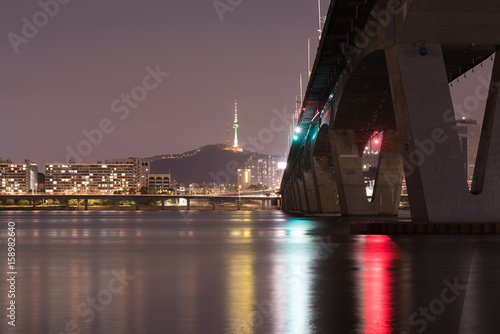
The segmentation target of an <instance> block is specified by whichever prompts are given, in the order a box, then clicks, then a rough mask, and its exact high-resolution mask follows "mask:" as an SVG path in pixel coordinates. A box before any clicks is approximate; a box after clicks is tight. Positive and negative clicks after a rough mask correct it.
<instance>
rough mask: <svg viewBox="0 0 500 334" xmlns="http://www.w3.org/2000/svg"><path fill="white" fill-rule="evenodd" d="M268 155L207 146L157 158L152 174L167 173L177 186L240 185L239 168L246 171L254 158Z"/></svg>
mask: <svg viewBox="0 0 500 334" xmlns="http://www.w3.org/2000/svg"><path fill="white" fill-rule="evenodd" d="M251 155H254V156H255V155H256V156H262V157H265V156H266V155H262V154H256V153H253V152H250V151H243V152H238V151H236V150H234V149H232V148H231V147H229V146H227V145H224V144H219V145H206V146H203V147H200V148H199V149H196V150H193V151H189V152H185V153H182V154H175V155H164V156H155V157H152V158H149V159H152V162H151V171H152V172H153V173H168V172H169V171H171V173H172V179H174V180H175V181H176V182H177V183H212V182H215V183H217V184H220V183H226V184H227V183H230V184H236V183H237V170H238V168H245V161H246V160H247V159H248V158H249V157H250V156H251Z"/></svg>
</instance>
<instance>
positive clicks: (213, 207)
mask: <svg viewBox="0 0 500 334" xmlns="http://www.w3.org/2000/svg"><path fill="white" fill-rule="evenodd" d="M212 210H215V198H212Z"/></svg>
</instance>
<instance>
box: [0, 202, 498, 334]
mask: <svg viewBox="0 0 500 334" xmlns="http://www.w3.org/2000/svg"><path fill="white" fill-rule="evenodd" d="M238 217H242V218H244V219H247V220H250V222H247V221H237V220H238ZM284 217H285V218H286V220H285V221H283V220H284ZM32 218H33V214H31V213H28V212H23V213H16V214H9V213H8V214H6V215H4V216H3V217H0V226H1V224H4V225H3V226H5V221H9V220H15V221H16V222H17V223H19V224H18V226H19V228H18V230H19V232H20V233H19V234H18V235H19V239H16V240H17V241H18V242H19V253H18V260H19V263H18V265H19V266H18V268H16V269H18V271H19V273H20V274H19V280H18V281H17V284H18V286H17V287H18V295H17V296H16V298H17V301H18V304H16V305H17V306H18V309H17V311H18V315H19V319H20V320H22V321H19V325H18V326H17V327H16V328H15V332H16V333H30V334H47V333H61V332H64V331H65V326H66V324H67V323H68V322H69V321H72V320H73V321H75V322H76V323H77V324H78V326H80V327H81V328H82V332H81V333H82V334H90V333H92V334H107V333H113V334H129V333H130V334H135V333H145V334H149V333H175V334H196V333H220V334H307V333H311V334H313V333H314V334H316V333H320V334H323V333H391V332H394V333H400V331H408V332H412V331H415V330H416V329H418V328H420V327H416V326H413V325H411V324H410V322H409V317H410V316H411V314H412V313H413V312H417V311H418V310H419V307H421V306H428V305H430V302H431V301H432V300H434V299H436V298H440V293H441V290H442V289H443V286H444V285H443V281H444V280H445V279H448V280H450V281H452V282H453V281H454V279H455V277H457V279H458V281H459V282H460V284H465V282H468V285H469V287H468V289H467V291H466V293H465V292H464V293H463V294H462V295H460V296H459V297H457V300H456V302H454V303H451V304H447V305H446V311H445V312H444V313H443V314H440V315H439V316H437V319H436V321H434V322H432V323H429V328H428V330H426V333H448V332H457V331H458V326H459V323H460V326H461V328H462V329H463V330H468V329H469V328H474V330H472V331H471V330H469V331H468V332H474V333H488V332H495V331H487V330H486V329H487V328H495V327H493V326H491V325H492V324H493V323H494V322H495V321H496V319H498V317H495V316H494V312H496V310H497V309H498V304H499V302H498V301H499V300H500V289H498V288H497V282H498V281H499V280H500V274H499V273H500V271H499V270H498V264H497V261H496V260H497V259H498V255H499V254H500V242H499V239H500V238H499V237H498V236H491V237H489V238H485V237H478V236H461V237H456V236H449V237H444V236H434V237H429V236H420V237H413V236H412V237H399V238H395V239H394V240H396V241H397V244H396V243H395V242H394V241H393V240H391V239H390V238H388V237H386V236H366V237H363V236H353V235H350V234H349V232H341V231H340V232H339V230H338V229H337V228H336V227H332V226H333V224H332V223H331V221H320V220H318V219H313V218H310V219H296V218H292V217H287V216H286V215H283V214H281V213H276V212H265V213H258V212H255V213H254V212H252V213H238V212H210V211H208V212H200V213H198V214H196V216H194V219H193V220H192V221H190V222H189V225H186V222H185V219H184V216H182V215H181V213H177V212H142V213H136V212H130V213H113V212H106V213H99V212H88V213H85V212H80V213H77V214H75V213H72V212H67V213H60V212H45V213H36V222H35V221H32ZM2 219H3V221H2ZM0 236H2V238H5V237H6V231H5V229H3V230H0ZM4 240H5V239H4ZM321 242H323V244H321ZM325 242H331V243H332V244H338V245H340V246H339V247H338V248H332V249H330V248H328V247H327V248H325V244H324V243H325ZM398 245H399V246H398ZM327 246H328V245H327ZM330 246H331V245H330ZM400 247H401V248H400ZM474 248H478V249H479V251H480V253H481V255H482V256H481V257H482V258H483V259H482V260H478V261H475V262H474V261H472V265H471V258H472V253H473V250H474ZM402 249H404V253H403V251H402ZM325 250H327V252H326V253H325ZM331 250H334V252H330V251H331ZM325 255H328V256H325ZM403 255H404V257H403ZM0 267H2V268H5V267H6V258H5V257H0ZM120 268H125V270H126V272H127V273H128V274H129V275H133V276H134V277H135V278H134V280H133V281H130V282H129V284H128V285H127V287H126V288H124V289H123V291H122V292H121V293H119V294H116V295H113V301H112V302H111V303H110V304H109V305H106V307H105V308H104V309H103V310H102V311H101V312H96V317H95V319H94V320H92V321H90V322H88V323H87V322H86V321H85V320H86V319H87V318H88V315H85V316H81V315H79V312H78V307H79V305H80V304H81V303H86V302H88V300H89V299H88V298H96V297H97V296H98V293H99V291H100V290H101V289H104V288H106V287H107V285H108V283H109V281H110V279H111V278H112V274H111V271H112V270H119V269H120ZM469 276H470V279H469ZM6 289H7V286H6V285H5V284H3V285H2V284H0V296H6V295H7V291H8V290H6ZM484 305H487V306H486V307H485V306H484ZM486 308H487V309H486ZM462 310H463V311H464V312H465V316H462V317H461V315H462ZM488 312H489V313H488ZM460 317H461V318H460ZM460 319H461V320H460ZM453 321H455V325H453ZM396 323H397V324H398V325H399V326H396V325H395V324H396ZM450 324H452V325H453V326H454V327H450ZM5 326H6V325H5V323H0V333H4V332H5V333H10V332H12V331H10V332H9V331H8V330H5V328H6V327H5ZM462 326H463V327H462ZM471 326H476V327H471ZM455 329H456V330H455ZM476 329H477V330H476Z"/></svg>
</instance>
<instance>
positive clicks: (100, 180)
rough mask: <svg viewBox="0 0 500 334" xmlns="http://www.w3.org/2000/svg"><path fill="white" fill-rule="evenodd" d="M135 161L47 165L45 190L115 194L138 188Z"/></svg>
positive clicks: (51, 191)
mask: <svg viewBox="0 0 500 334" xmlns="http://www.w3.org/2000/svg"><path fill="white" fill-rule="evenodd" d="M135 170H136V166H135V164H134V163H133V162H114V163H113V162H106V163H91V164H83V163H73V162H70V163H66V164H58V163H53V164H47V165H45V191H46V192H47V193H54V194H64V193H80V194H90V193H95V194H112V193H114V192H115V191H127V192H128V191H130V189H131V188H132V189H134V190H135V189H137V188H136V183H135V180H136V179H137V176H136V172H135Z"/></svg>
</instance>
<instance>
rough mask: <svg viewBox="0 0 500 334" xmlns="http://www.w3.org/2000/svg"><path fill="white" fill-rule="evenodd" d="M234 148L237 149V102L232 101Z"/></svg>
mask: <svg viewBox="0 0 500 334" xmlns="http://www.w3.org/2000/svg"><path fill="white" fill-rule="evenodd" d="M233 128H234V147H238V101H236V100H235V101H234V123H233Z"/></svg>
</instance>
